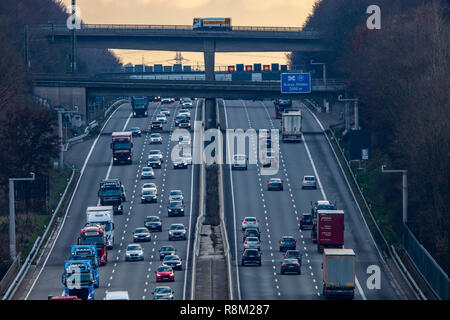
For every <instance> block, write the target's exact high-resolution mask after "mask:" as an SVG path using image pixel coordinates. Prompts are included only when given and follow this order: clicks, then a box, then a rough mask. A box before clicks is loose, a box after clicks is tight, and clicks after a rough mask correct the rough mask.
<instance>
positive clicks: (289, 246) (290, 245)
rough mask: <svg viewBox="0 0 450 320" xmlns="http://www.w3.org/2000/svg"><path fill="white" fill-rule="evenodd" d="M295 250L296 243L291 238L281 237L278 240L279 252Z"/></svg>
mask: <svg viewBox="0 0 450 320" xmlns="http://www.w3.org/2000/svg"><path fill="white" fill-rule="evenodd" d="M295 249H296V241H295V239H294V237H292V236H283V237H282V238H281V240H280V252H283V251H286V250H295Z"/></svg>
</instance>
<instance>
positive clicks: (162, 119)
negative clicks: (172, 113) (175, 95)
mask: <svg viewBox="0 0 450 320" xmlns="http://www.w3.org/2000/svg"><path fill="white" fill-rule="evenodd" d="M156 121H160V122H161V123H167V118H166V116H165V115H164V114H158V115H157V116H156Z"/></svg>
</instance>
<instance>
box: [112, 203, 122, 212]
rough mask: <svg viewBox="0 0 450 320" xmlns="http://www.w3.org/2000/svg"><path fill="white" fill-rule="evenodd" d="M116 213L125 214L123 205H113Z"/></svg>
mask: <svg viewBox="0 0 450 320" xmlns="http://www.w3.org/2000/svg"><path fill="white" fill-rule="evenodd" d="M113 211H114V214H123V205H121V204H119V205H113Z"/></svg>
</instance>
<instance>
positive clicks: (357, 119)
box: [338, 94, 359, 130]
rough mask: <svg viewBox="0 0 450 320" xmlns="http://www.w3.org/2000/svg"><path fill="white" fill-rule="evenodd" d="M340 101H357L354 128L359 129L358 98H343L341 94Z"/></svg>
mask: <svg viewBox="0 0 450 320" xmlns="http://www.w3.org/2000/svg"><path fill="white" fill-rule="evenodd" d="M338 101H342V102H345V101H347V102H350V101H353V102H354V103H355V126H354V130H359V107H358V98H354V99H344V98H342V95H341V94H340V95H339V96H338Z"/></svg>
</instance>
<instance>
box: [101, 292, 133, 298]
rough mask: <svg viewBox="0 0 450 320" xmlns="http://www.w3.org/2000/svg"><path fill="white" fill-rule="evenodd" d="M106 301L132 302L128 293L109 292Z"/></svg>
mask: <svg viewBox="0 0 450 320" xmlns="http://www.w3.org/2000/svg"><path fill="white" fill-rule="evenodd" d="M105 300H130V296H129V295H128V291H107V292H106V297H105Z"/></svg>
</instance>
